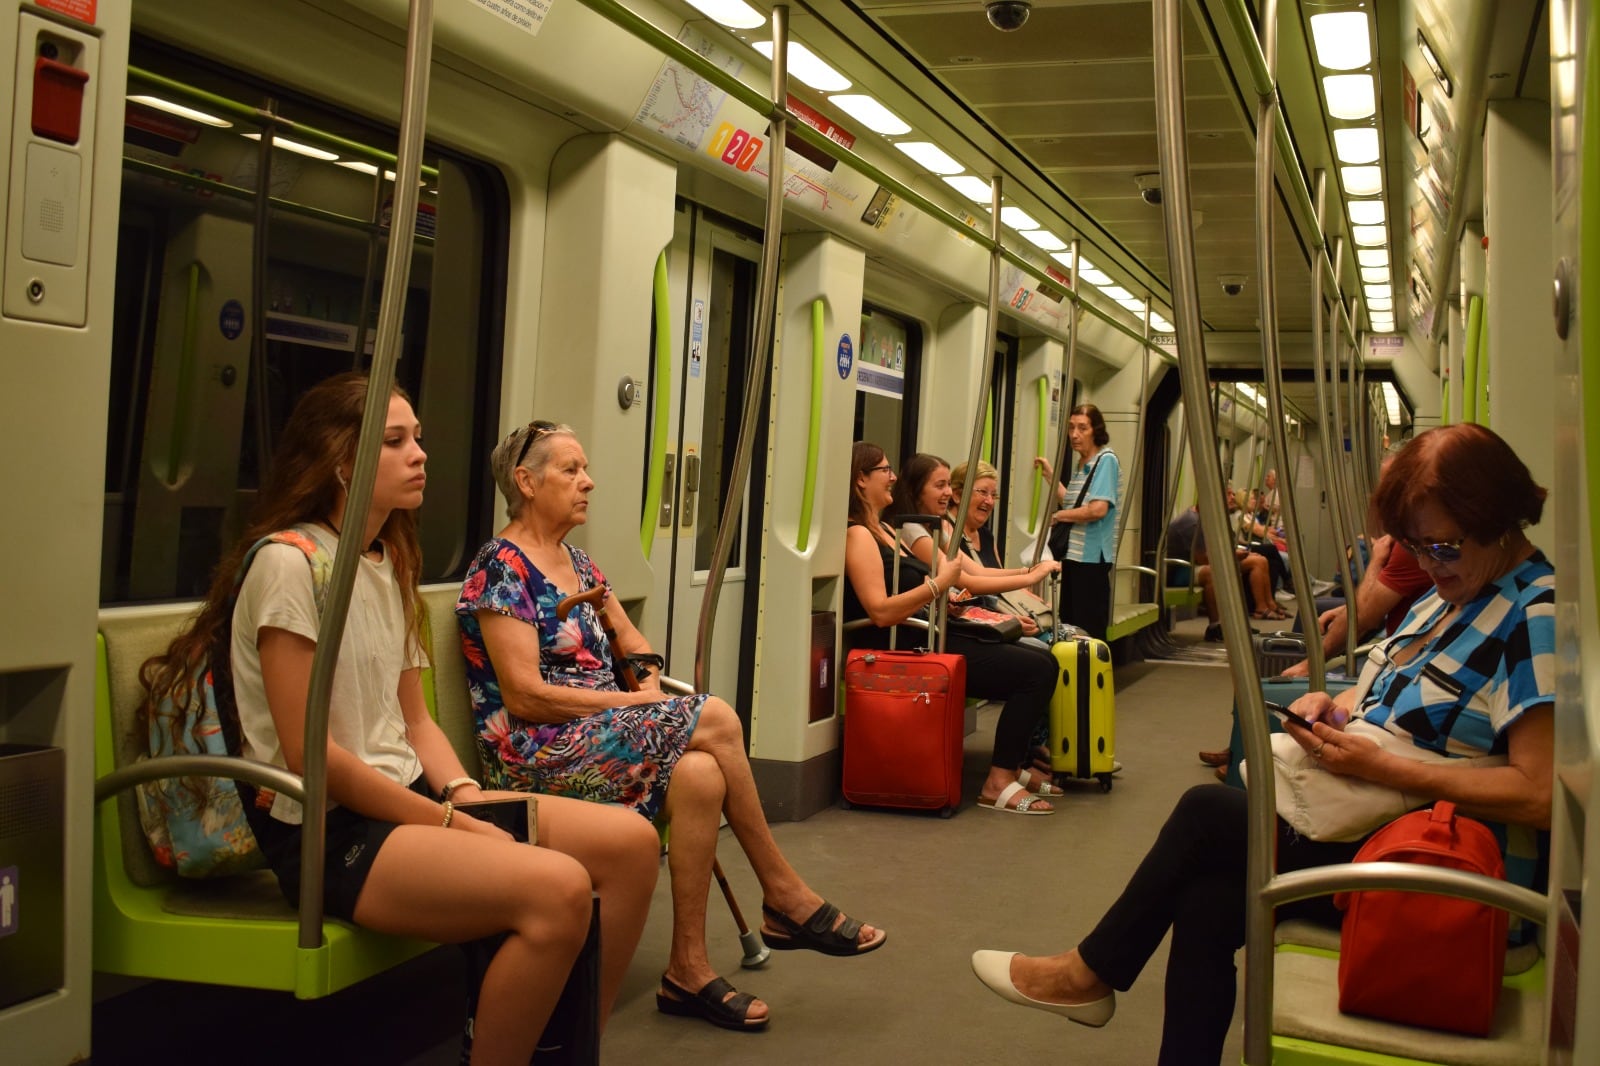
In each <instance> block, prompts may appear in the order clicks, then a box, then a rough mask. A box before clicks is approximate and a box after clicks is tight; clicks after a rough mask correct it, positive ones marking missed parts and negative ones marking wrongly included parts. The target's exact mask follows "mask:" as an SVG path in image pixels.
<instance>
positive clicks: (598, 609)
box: [556, 585, 772, 970]
mask: <svg viewBox="0 0 1600 1066" xmlns="http://www.w3.org/2000/svg"><path fill="white" fill-rule="evenodd" d="M610 591H611V590H610V588H608V587H607V586H605V585H596V586H595V587H594V588H592V589H589V590H588V591H586V592H580V593H577V594H576V595H573V596H568V597H566V598H565V599H563V600H562V601H561V602H560V603H558V604H556V618H558V619H559V620H561V621H563V622H564V621H566V620H567V615H569V614H571V613H572V612H573V611H574V610H576V609H577V607H578V606H579V605H580V604H584V603H587V604H589V605H590V606H591V607H592V608H593V609H594V613H595V617H596V618H598V619H599V620H600V627H601V628H602V629H604V630H605V633H606V640H607V641H609V642H610V643H611V660H612V667H613V669H615V671H616V675H617V680H618V681H619V682H620V683H621V684H622V687H623V688H624V689H626V690H628V691H629V692H637V691H639V689H640V688H641V686H640V684H639V675H638V673H636V672H635V671H634V669H633V663H632V662H630V661H629V660H628V657H627V655H625V654H624V653H623V651H622V648H621V646H620V645H618V644H617V631H616V629H615V628H614V627H613V626H612V625H611V619H610V618H609V617H607V615H606V612H605V599H606V596H607V595H609V594H610ZM711 875H712V876H713V877H715V878H716V880H717V887H718V888H720V889H722V898H723V899H725V900H727V901H728V910H730V911H732V912H733V924H734V925H736V926H738V927H739V945H740V946H741V947H742V948H743V949H744V958H742V959H740V960H739V965H740V966H742V967H744V968H745V969H747V970H753V969H755V968H756V967H758V966H760V965H762V964H763V963H765V962H766V961H767V960H768V959H769V958H771V957H772V949H771V948H769V947H767V945H766V943H765V942H763V941H762V939H761V934H760V933H759V932H757V931H755V930H754V929H751V928H750V924H749V923H748V922H746V921H745V920H744V912H743V911H741V910H740V909H739V901H738V900H736V899H734V898H733V888H732V887H731V886H730V885H729V884H728V877H727V875H726V874H724V873H723V872H722V863H721V862H720V861H718V859H717V858H716V856H715V855H713V856H712V857H711Z"/></svg>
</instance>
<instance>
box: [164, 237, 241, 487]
mask: <svg viewBox="0 0 1600 1066" xmlns="http://www.w3.org/2000/svg"><path fill="white" fill-rule="evenodd" d="M188 273H189V280H188V284H187V285H186V287H185V295H186V297H187V299H188V303H186V304H185V305H184V308H183V344H182V346H181V347H180V348H179V349H178V389H177V392H178V402H177V404H176V405H174V407H173V411H172V435H171V436H170V437H169V438H168V439H167V484H168V485H176V484H177V483H178V474H179V473H180V472H181V471H182V469H183V458H184V455H185V454H187V452H188V451H189V427H190V425H192V424H193V422H194V352H195V345H196V342H197V341H198V339H199V336H200V264H199V262H197V261H196V262H191V263H190V264H189V270H188ZM263 461H265V460H263Z"/></svg>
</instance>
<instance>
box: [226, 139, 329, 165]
mask: <svg viewBox="0 0 1600 1066" xmlns="http://www.w3.org/2000/svg"><path fill="white" fill-rule="evenodd" d="M245 137H247V138H248V139H250V140H252V141H259V140H260V139H261V134H259V133H247V134H245ZM272 147H274V148H282V149H283V150H284V151H285V152H295V153H297V154H299V155H308V156H310V157H311V158H312V159H321V160H323V161H324V162H329V163H331V162H332V161H333V160H335V159H338V158H339V153H338V152H326V151H323V150H322V149H321V148H313V147H311V146H310V145H309V144H301V143H300V142H299V141H291V140H290V139H289V138H287V137H273V138H272Z"/></svg>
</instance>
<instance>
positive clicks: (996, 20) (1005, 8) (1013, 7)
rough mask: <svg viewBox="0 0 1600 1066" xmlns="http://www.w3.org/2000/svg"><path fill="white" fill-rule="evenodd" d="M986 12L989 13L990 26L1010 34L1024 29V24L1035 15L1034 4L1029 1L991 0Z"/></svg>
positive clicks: (986, 6) (985, 8) (985, 7)
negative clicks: (1029, 17) (1031, 15)
mask: <svg viewBox="0 0 1600 1066" xmlns="http://www.w3.org/2000/svg"><path fill="white" fill-rule="evenodd" d="M984 10H985V12H987V13H988V16H989V25H991V26H993V27H994V28H995V29H997V30H1001V31H1003V32H1006V33H1010V32H1011V31H1012V30H1020V29H1022V24H1023V23H1024V22H1027V21H1028V16H1029V15H1030V14H1032V13H1033V4H1032V3H1030V2H1029V0H989V2H988V3H987V4H985V5H984Z"/></svg>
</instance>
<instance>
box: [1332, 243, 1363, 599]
mask: <svg viewBox="0 0 1600 1066" xmlns="http://www.w3.org/2000/svg"><path fill="white" fill-rule="evenodd" d="M1333 269H1334V272H1335V273H1336V274H1337V273H1338V271H1339V267H1338V264H1334V268H1333ZM1332 326H1333V330H1334V333H1335V334H1336V335H1337V333H1338V330H1339V319H1338V316H1334V319H1333V323H1332ZM1352 340H1354V337H1352ZM1341 341H1342V338H1339V337H1337V336H1336V337H1335V341H1334V344H1333V347H1332V348H1331V349H1330V350H1329V352H1328V408H1329V412H1330V414H1329V419H1330V421H1329V425H1331V426H1332V429H1333V434H1332V444H1333V458H1334V464H1333V465H1332V466H1330V467H1329V468H1328V484H1329V489H1330V492H1331V495H1330V497H1329V502H1330V503H1331V504H1332V505H1333V507H1334V513H1335V514H1336V515H1338V516H1339V521H1340V523H1341V524H1340V526H1339V527H1337V528H1338V529H1339V531H1340V532H1339V541H1340V543H1341V544H1342V545H1343V546H1344V547H1345V548H1346V549H1347V550H1348V551H1349V553H1350V555H1349V558H1348V560H1344V561H1341V564H1340V565H1341V567H1342V568H1343V570H1342V571H1341V572H1344V571H1350V570H1353V571H1354V578H1353V579H1351V580H1346V581H1345V595H1347V596H1351V597H1352V598H1351V599H1347V600H1346V601H1345V602H1346V603H1355V602H1356V601H1355V599H1354V598H1353V596H1354V592H1355V589H1354V587H1353V581H1358V580H1360V576H1361V573H1362V567H1361V547H1360V545H1359V544H1357V543H1356V527H1355V522H1354V521H1352V519H1351V515H1352V513H1353V512H1352V508H1351V491H1350V459H1349V457H1348V456H1347V455H1346V454H1345V450H1344V432H1345V429H1344V425H1345V412H1344V411H1343V410H1342V407H1341V404H1340V402H1339V385H1340V383H1341V382H1342V381H1343V380H1344V378H1343V377H1342V376H1341V374H1342V371H1341V369H1340V359H1341V357H1342V355H1343V352H1344V344H1343V343H1341ZM1350 415H1351V426H1350V436H1351V437H1352V438H1354V437H1355V424H1354V415H1355V412H1353V411H1352V412H1350ZM1353 449H1354V445H1353V442H1352V451H1351V452H1350V455H1354V454H1355V452H1354V450H1353ZM1349 576H1350V575H1348V574H1347V575H1346V577H1347V578H1348V577H1349Z"/></svg>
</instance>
